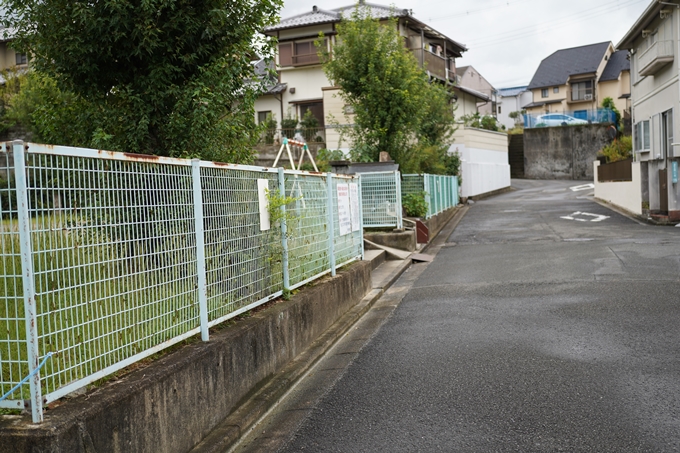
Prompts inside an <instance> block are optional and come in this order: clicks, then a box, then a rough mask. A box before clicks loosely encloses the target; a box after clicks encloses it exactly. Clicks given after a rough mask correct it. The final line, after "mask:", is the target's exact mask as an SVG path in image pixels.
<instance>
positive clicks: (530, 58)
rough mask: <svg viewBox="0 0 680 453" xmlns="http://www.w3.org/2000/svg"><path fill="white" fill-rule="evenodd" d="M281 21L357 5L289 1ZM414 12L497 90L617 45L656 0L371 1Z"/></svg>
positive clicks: (336, 1) (461, 62) (321, 0)
mask: <svg viewBox="0 0 680 453" xmlns="http://www.w3.org/2000/svg"><path fill="white" fill-rule="evenodd" d="M284 2H285V3H284V7H283V10H282V11H281V17H284V18H285V17H290V16H293V15H297V14H301V13H305V12H307V11H311V9H312V6H313V5H316V6H318V7H319V8H322V9H333V8H338V7H340V6H346V5H351V4H353V3H355V1H353V0H349V1H347V0H311V1H310V0H284ZM369 2H371V3H377V4H383V5H392V4H394V5H395V6H396V7H397V8H399V9H403V8H407V9H411V10H412V11H413V15H414V17H415V18H416V19H418V20H420V21H422V22H424V23H426V24H427V25H429V26H431V27H432V28H434V29H435V30H437V31H439V32H441V33H443V34H445V35H446V36H448V37H449V38H451V39H453V40H454V41H457V42H459V43H462V44H465V45H466V46H467V48H468V49H469V50H468V51H467V52H466V53H464V54H463V58H460V59H457V60H456V65H457V66H467V65H472V66H474V67H475V68H476V69H477V70H478V71H479V73H480V74H482V75H483V76H484V77H485V78H486V79H487V80H488V81H489V82H490V83H491V84H492V85H493V86H494V87H495V88H507V87H512V86H520V85H528V84H529V82H530V81H531V77H532V76H533V74H534V72H535V71H536V69H537V68H538V65H539V64H540V63H541V60H542V59H544V58H546V57H547V56H548V55H550V54H552V53H553V52H555V51H556V50H559V49H566V48H569V47H576V46H583V45H586V44H594V43H598V42H604V41H611V42H613V43H614V45H615V46H616V44H618V42H619V41H620V40H621V38H623V35H624V34H625V33H626V32H627V31H628V30H629V29H630V27H631V26H632V25H633V24H634V23H635V21H636V20H637V19H638V17H640V15H641V14H642V12H643V11H644V10H645V8H646V7H647V6H648V5H649V4H650V3H651V0H474V1H473V0H426V1H424V0H398V1H397V2H394V1H392V0H385V1H384V2H383V1H380V0H369Z"/></svg>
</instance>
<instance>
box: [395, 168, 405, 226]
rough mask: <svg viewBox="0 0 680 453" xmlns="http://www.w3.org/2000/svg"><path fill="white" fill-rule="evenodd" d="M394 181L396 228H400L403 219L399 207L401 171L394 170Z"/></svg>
mask: <svg viewBox="0 0 680 453" xmlns="http://www.w3.org/2000/svg"><path fill="white" fill-rule="evenodd" d="M394 183H395V186H396V189H397V229H398V230H401V229H402V228H404V220H403V215H402V211H403V209H402V207H401V173H399V170H394Z"/></svg>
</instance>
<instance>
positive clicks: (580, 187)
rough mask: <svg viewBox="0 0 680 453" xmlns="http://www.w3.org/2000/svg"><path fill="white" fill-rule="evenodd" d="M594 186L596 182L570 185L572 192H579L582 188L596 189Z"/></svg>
mask: <svg viewBox="0 0 680 453" xmlns="http://www.w3.org/2000/svg"><path fill="white" fill-rule="evenodd" d="M594 188H595V184H582V185H580V186H574V187H570V189H571V191H572V192H578V191H581V190H588V189H594Z"/></svg>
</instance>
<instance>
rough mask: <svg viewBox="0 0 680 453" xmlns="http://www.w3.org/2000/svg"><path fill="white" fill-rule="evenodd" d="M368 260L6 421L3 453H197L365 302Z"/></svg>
mask: <svg viewBox="0 0 680 453" xmlns="http://www.w3.org/2000/svg"><path fill="white" fill-rule="evenodd" d="M370 271H371V269H370V263H369V262H367V261H361V262H358V263H356V264H354V265H352V266H351V267H349V268H348V269H347V270H345V271H343V272H341V273H339V274H338V276H337V277H335V278H329V279H325V280H324V281H322V282H318V283H317V284H316V285H314V286H312V287H308V288H305V289H304V290H303V291H301V292H300V293H298V294H297V295H295V296H293V298H292V299H291V300H289V301H284V302H281V303H278V304H275V305H273V306H271V307H269V308H267V309H265V310H262V311H260V312H257V313H255V314H253V315H252V316H251V317H249V318H245V319H240V320H238V321H237V322H236V323H235V324H233V325H231V326H228V327H225V328H223V329H221V330H219V331H217V332H212V333H211V339H210V341H209V342H207V343H201V342H193V343H192V344H188V345H185V346H182V347H180V348H179V349H178V350H177V351H175V352H172V353H169V354H166V355H165V356H164V357H162V358H160V359H159V360H157V361H154V362H152V363H150V364H149V365H147V366H140V369H137V370H136V371H134V372H132V373H131V374H129V375H126V376H124V377H123V378H121V379H120V380H116V379H115V378H112V379H111V381H109V382H108V383H106V384H105V385H103V386H102V387H100V388H98V389H96V390H93V391H91V392H89V393H88V394H86V395H82V396H79V397H77V398H74V399H71V400H67V401H66V400H65V401H63V403H62V404H61V405H59V406H57V407H56V408H53V409H50V410H48V411H47V412H46V413H45V422H44V423H43V424H40V425H33V424H31V423H30V417H29V416H0V453H10V452H11V453H29V452H31V453H36V452H51V453H56V452H64V453H67V452H68V453H95V452H121V453H122V452H124V453H135V452H140V453H141V452H164V453H180V452H186V451H189V450H190V449H191V448H192V447H193V446H194V445H195V444H197V443H198V442H199V441H200V440H201V439H202V438H203V437H205V436H206V435H207V434H208V433H210V431H211V430H212V429H213V428H214V427H215V426H216V425H217V424H218V423H219V422H220V421H222V420H223V419H224V418H226V417H227V415H229V413H230V412H232V411H233V410H234V409H235V408H236V407H238V405H239V403H240V402H241V401H243V400H245V399H246V398H247V397H248V395H249V394H250V393H252V392H253V391H254V390H255V389H257V388H259V387H260V386H261V385H264V383H266V382H267V381H268V380H269V379H270V378H272V377H273V376H274V374H275V373H277V371H279V370H281V369H282V368H283V367H284V366H285V365H286V364H287V363H289V362H290V361H291V360H292V359H293V358H295V357H296V356H297V355H298V354H299V353H300V352H301V351H303V350H304V349H305V348H306V347H307V346H308V345H310V343H311V342H313V341H314V340H315V339H316V338H318V337H319V336H320V335H321V334H322V333H323V332H324V331H326V330H327V329H328V328H329V327H330V326H331V325H332V324H333V323H334V322H335V321H336V320H337V319H338V318H340V316H342V315H343V314H344V313H346V312H347V311H348V310H349V309H350V308H352V307H353V306H354V305H356V304H357V303H358V302H359V301H360V300H361V299H362V297H363V296H364V295H365V294H367V293H368V291H369V290H370V288H371V275H370Z"/></svg>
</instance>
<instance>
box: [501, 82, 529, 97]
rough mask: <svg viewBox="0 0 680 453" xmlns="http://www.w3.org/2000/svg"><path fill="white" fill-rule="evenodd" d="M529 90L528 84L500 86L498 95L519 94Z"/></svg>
mask: <svg viewBox="0 0 680 453" xmlns="http://www.w3.org/2000/svg"><path fill="white" fill-rule="evenodd" d="M526 90H527V86H526V85H524V86H521V87H512V88H500V89H499V90H498V95H499V96H501V97H504V98H507V97H510V96H517V95H518V94H520V93H522V92H524V91H526Z"/></svg>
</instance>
